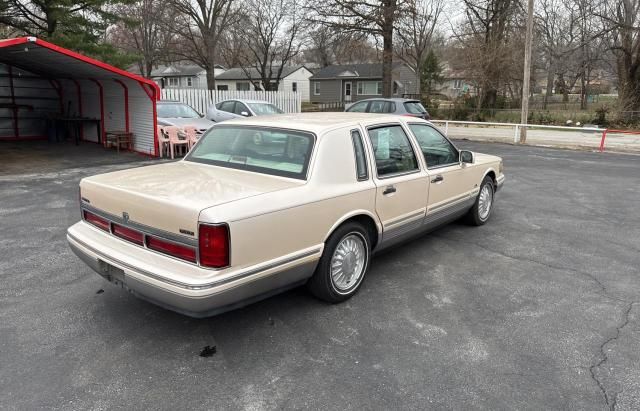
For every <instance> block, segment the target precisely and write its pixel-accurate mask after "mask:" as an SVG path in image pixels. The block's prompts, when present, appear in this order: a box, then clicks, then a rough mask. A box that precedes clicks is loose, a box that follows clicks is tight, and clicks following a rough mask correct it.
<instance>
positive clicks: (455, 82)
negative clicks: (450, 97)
mask: <svg viewBox="0 0 640 411" xmlns="http://www.w3.org/2000/svg"><path fill="white" fill-rule="evenodd" d="M461 88H462V80H453V89H454V90H460V89H461Z"/></svg>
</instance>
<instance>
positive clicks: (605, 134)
mask: <svg viewBox="0 0 640 411" xmlns="http://www.w3.org/2000/svg"><path fill="white" fill-rule="evenodd" d="M607 130H608V129H606V128H605V129H604V131H603V132H602V140H600V152H601V153H602V152H603V151H604V139H605V138H607Z"/></svg>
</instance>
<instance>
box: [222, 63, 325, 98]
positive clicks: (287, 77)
mask: <svg viewBox="0 0 640 411" xmlns="http://www.w3.org/2000/svg"><path fill="white" fill-rule="evenodd" d="M273 71H274V72H276V73H277V71H278V67H274V68H273ZM247 72H249V73H250V74H251V77H249V76H248V75H247ZM312 75H313V73H312V72H311V71H309V70H308V69H307V68H306V67H305V66H287V67H284V68H283V69H282V78H281V80H280V84H279V85H278V91H285V92H294V93H300V94H301V95H302V101H309V78H310V77H311V76H312ZM216 88H217V89H218V90H240V91H241V90H252V89H253V90H261V89H262V87H261V86H260V75H259V74H258V70H256V69H255V68H247V69H243V68H239V67H235V68H231V69H229V70H226V71H224V72H223V73H220V74H218V75H216Z"/></svg>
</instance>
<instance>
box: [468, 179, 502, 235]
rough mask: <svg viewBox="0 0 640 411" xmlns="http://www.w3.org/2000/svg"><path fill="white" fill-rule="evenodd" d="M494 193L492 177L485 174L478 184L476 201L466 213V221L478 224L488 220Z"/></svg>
mask: <svg viewBox="0 0 640 411" xmlns="http://www.w3.org/2000/svg"><path fill="white" fill-rule="evenodd" d="M495 194H496V190H495V188H494V185H493V179H492V178H491V177H489V176H486V177H485V178H484V180H483V181H482V184H481V185H480V191H479V192H478V197H477V198H476V202H475V203H474V204H473V207H471V210H469V214H468V215H467V221H468V222H469V223H470V224H472V225H476V226H480V225H483V224H484V223H486V222H487V221H488V220H489V217H490V216H491V211H492V210H493V204H494V200H495Z"/></svg>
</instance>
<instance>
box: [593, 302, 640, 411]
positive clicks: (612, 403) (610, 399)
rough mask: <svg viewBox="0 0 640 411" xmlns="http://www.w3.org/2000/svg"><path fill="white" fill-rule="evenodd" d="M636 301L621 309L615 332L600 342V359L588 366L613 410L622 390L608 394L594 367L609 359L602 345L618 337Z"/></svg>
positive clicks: (627, 322)
mask: <svg viewBox="0 0 640 411" xmlns="http://www.w3.org/2000/svg"><path fill="white" fill-rule="evenodd" d="M636 303H638V302H637V301H633V302H631V303H629V305H628V306H627V308H625V310H624V311H623V314H622V324H620V325H619V326H617V327H616V332H615V334H614V335H613V336H612V337H610V338H609V339H607V340H606V341H604V342H603V343H602V344H600V359H599V360H598V362H596V363H595V364H593V365H591V367H589V372H590V373H591V379H592V380H593V381H595V383H596V384H597V385H598V388H600V391H601V392H602V396H603V397H604V402H605V403H606V405H607V406H608V407H609V410H611V411H614V410H615V409H616V404H617V401H618V395H619V394H620V393H621V392H622V391H620V392H614V393H613V394H612V395H611V396H609V393H608V392H607V389H606V388H605V386H604V384H603V383H602V381H600V379H599V378H598V377H597V376H596V372H595V370H596V368H599V367H600V366H601V365H603V364H604V363H605V362H607V361H608V360H609V357H608V356H607V354H606V352H605V350H604V347H605V346H606V345H607V344H609V343H610V342H612V341H615V340H617V339H618V337H620V332H621V331H622V329H623V328H624V327H626V326H627V325H628V324H629V314H630V313H631V310H632V309H633V305H634V304H636Z"/></svg>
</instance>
